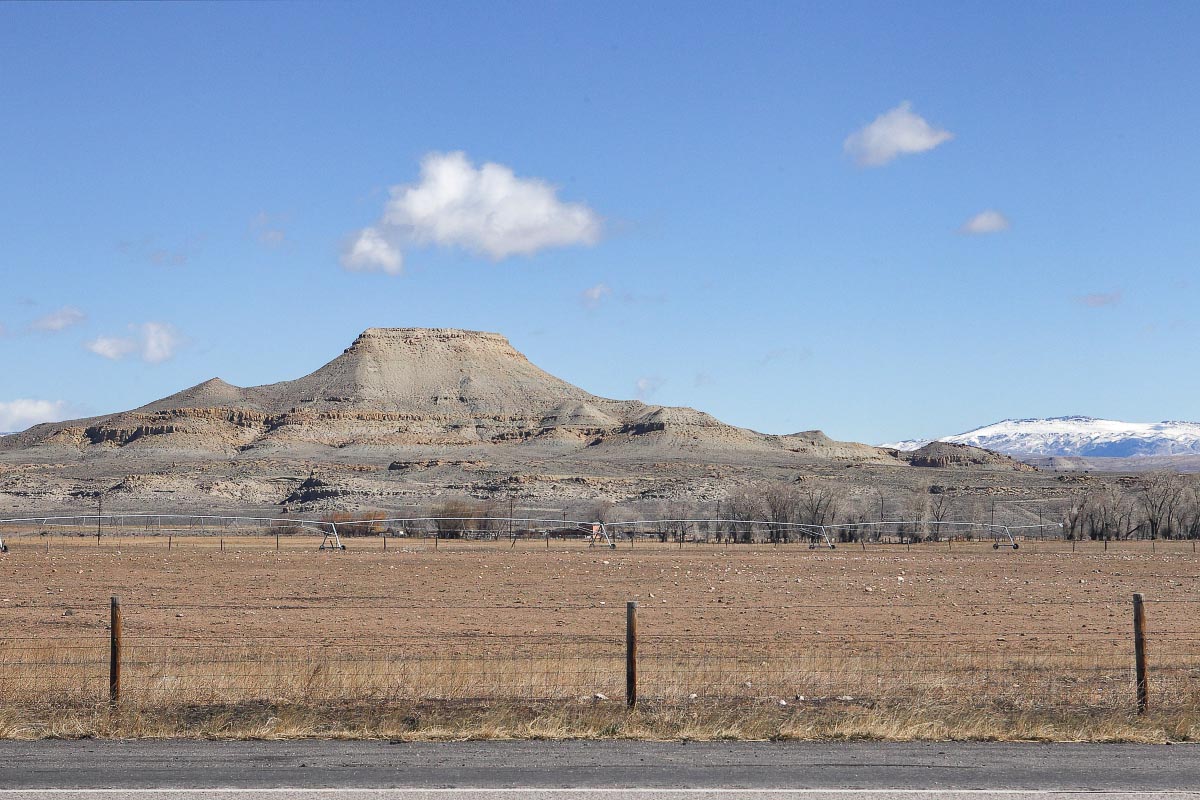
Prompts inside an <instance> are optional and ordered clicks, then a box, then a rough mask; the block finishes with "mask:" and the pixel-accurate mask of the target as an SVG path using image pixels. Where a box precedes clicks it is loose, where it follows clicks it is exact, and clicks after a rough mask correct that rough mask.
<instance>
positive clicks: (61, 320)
mask: <svg viewBox="0 0 1200 800" xmlns="http://www.w3.org/2000/svg"><path fill="white" fill-rule="evenodd" d="M85 319H87V314H84V313H83V312H82V311H80V310H79V309H78V308H76V307H75V306H63V307H62V308H60V309H58V310H57V311H51V312H50V313H49V314H46V315H45V316H42V317H38V318H37V319H35V320H34V321H33V322H31V323H29V327H30V328H32V329H33V330H35V331H47V332H53V331H61V330H65V329H67V328H69V327H71V326H72V325H78V324H79V323H81V322H83V321H84V320H85Z"/></svg>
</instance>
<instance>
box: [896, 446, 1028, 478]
mask: <svg viewBox="0 0 1200 800" xmlns="http://www.w3.org/2000/svg"><path fill="white" fill-rule="evenodd" d="M901 455H902V456H903V457H905V458H906V459H907V460H908V462H909V463H910V464H912V465H913V466H914V467H932V468H935V469H946V468H950V467H976V468H978V467H990V468H994V469H1011V470H1016V471H1018V472H1032V471H1035V468H1034V467H1031V466H1030V465H1028V464H1025V463H1023V462H1020V461H1017V460H1016V459H1014V458H1012V457H1010V456H1006V455H1002V454H1000V453H993V452H992V451H991V450H984V449H983V448H981V447H971V446H970V445H965V444H954V443H951V442H930V443H929V444H927V445H925V446H924V447H922V448H920V449H919V450H913V451H911V452H906V453H901Z"/></svg>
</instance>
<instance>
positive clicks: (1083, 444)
mask: <svg viewBox="0 0 1200 800" xmlns="http://www.w3.org/2000/svg"><path fill="white" fill-rule="evenodd" d="M938 441H941V442H954V443H957V444H969V445H973V446H975V447H985V448H987V449H988V450H995V451H996V452H998V453H1006V454H1008V455H1035V456H1084V457H1093V458H1097V457H1100V458H1130V457H1142V456H1171V455H1200V422H1118V421H1117V420H1111V419H1096V418H1094V417H1052V418H1050V419H1006V420H1004V421H1003V422H997V423H994V424H992V425H985V426H983V427H982V428H976V429H975V430H973V431H967V432H966V433H960V434H958V435H957V436H944V437H942V438H941V439H939V440H938ZM926 444H928V440H919V439H910V440H907V441H901V442H894V443H892V444H885V445H882V446H883V447H894V448H896V449H897V450H916V449H918V448H920V447H923V446H924V445H926Z"/></svg>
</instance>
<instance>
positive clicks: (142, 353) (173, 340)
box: [84, 322, 183, 364]
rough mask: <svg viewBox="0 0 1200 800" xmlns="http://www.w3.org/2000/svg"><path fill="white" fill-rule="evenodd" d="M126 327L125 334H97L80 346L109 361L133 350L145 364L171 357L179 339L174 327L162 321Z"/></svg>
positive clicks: (130, 353) (157, 362)
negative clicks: (129, 333) (127, 329)
mask: <svg viewBox="0 0 1200 800" xmlns="http://www.w3.org/2000/svg"><path fill="white" fill-rule="evenodd" d="M129 327H130V329H131V331H132V333H131V335H129V336H98V337H96V338H95V339H92V340H91V341H89V342H86V343H85V344H84V347H86V348H87V349H88V350H90V351H91V352H93V353H95V354H96V355H98V356H102V357H103V358H107V359H109V360H111V361H119V360H120V359H122V358H125V357H126V356H130V355H133V354H135V353H136V354H137V356H138V357H139V358H140V359H141V360H142V361H145V362H146V363H147V364H160V363H162V362H163V361H167V360H169V359H171V358H173V357H174V356H175V353H176V351H177V350H178V349H179V346H180V345H181V344H182V343H183V339H182V337H180V335H179V332H178V331H177V330H176V329H175V327H174V326H173V325H169V324H167V323H165V322H143V323H142V324H141V325H130V326H129Z"/></svg>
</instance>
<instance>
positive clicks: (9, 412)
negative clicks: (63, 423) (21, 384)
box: [0, 400, 67, 431]
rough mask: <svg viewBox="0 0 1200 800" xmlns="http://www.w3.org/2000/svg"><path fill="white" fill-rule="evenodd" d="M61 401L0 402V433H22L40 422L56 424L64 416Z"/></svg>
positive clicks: (64, 404)
mask: <svg viewBox="0 0 1200 800" xmlns="http://www.w3.org/2000/svg"><path fill="white" fill-rule="evenodd" d="M66 406H67V404H66V403H64V402H63V401H62V400H10V401H8V402H0V431H23V430H25V429H26V428H28V427H30V426H31V425H37V424H38V423H40V422H57V421H58V420H60V419H62V418H63V417H64V416H65V414H64V411H65V409H66Z"/></svg>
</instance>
